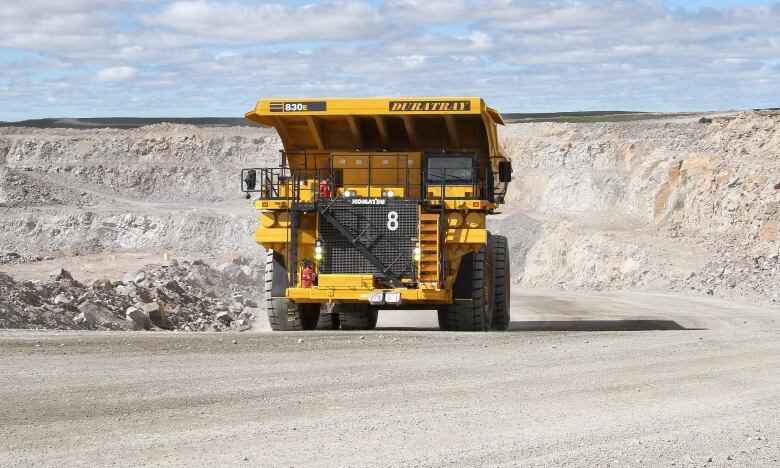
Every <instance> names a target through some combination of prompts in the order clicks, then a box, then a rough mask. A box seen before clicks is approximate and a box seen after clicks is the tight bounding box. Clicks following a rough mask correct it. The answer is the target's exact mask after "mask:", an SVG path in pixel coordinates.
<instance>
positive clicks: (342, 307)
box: [333, 304, 379, 330]
mask: <svg viewBox="0 0 780 468" xmlns="http://www.w3.org/2000/svg"><path fill="white" fill-rule="evenodd" d="M333 312H336V313H337V314H338V317H339V322H341V329H342V330H373V329H375V328H376V320H377V318H378V317H379V311H378V310H377V309H374V308H371V307H369V306H368V305H365V304H334V305H333Z"/></svg>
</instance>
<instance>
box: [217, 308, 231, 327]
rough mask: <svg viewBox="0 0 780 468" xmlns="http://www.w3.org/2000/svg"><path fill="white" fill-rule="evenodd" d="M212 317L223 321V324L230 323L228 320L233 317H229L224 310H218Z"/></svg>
mask: <svg viewBox="0 0 780 468" xmlns="http://www.w3.org/2000/svg"><path fill="white" fill-rule="evenodd" d="M214 318H215V319H217V320H218V321H220V322H222V323H224V324H225V325H230V322H232V321H233V317H231V316H230V314H229V313H227V312H224V311H222V312H218V313H217V315H216V316H215V317H214Z"/></svg>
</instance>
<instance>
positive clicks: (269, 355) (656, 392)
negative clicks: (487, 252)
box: [0, 291, 780, 467]
mask: <svg viewBox="0 0 780 468" xmlns="http://www.w3.org/2000/svg"><path fill="white" fill-rule="evenodd" d="M656 299H657V300H656V304H659V305H657V306H656V308H655V309H653V308H652V307H650V306H647V305H645V309H644V310H640V311H639V313H638V315H635V316H634V318H635V319H636V320H633V321H632V320H628V318H629V317H630V313H631V312H632V311H633V312H637V311H636V310H633V309H632V307H633V306H632V305H631V304H634V303H635V304H648V301H650V299H649V298H648V297H646V296H641V297H637V296H636V295H631V294H628V295H624V296H619V295H618V294H616V293H612V294H611V295H603V296H596V295H592V294H591V295H589V296H588V295H585V294H579V295H577V294H568V295H560V294H557V295H554V294H553V293H545V292H539V291H537V292H535V293H532V292H530V291H525V292H521V293H519V294H516V295H515V298H514V300H515V301H516V303H515V308H516V310H518V311H519V313H518V318H519V320H518V321H516V322H514V323H513V324H512V328H513V329H514V330H515V331H514V332H507V333H489V334H469V333H442V332H430V331H421V330H401V329H398V328H396V327H394V326H393V324H392V323H390V322H389V321H388V320H385V321H384V322H383V323H384V325H385V328H384V329H380V330H377V331H374V332H355V333H347V332H340V333H333V332H314V333H275V334H268V333H254V334H246V333H243V334H228V333H201V334H198V333H153V332H148V333H147V332H138V333H102V332H100V333H98V332H92V333H88V332H87V333H82V332H54V331H41V332H36V331H0V362H2V366H0V465H2V466H14V465H42V466H54V465H57V466H62V465H109V464H118V465H143V464H155V465H184V464H186V465H211V466H213V465H240V466H242V465H246V466H256V465H265V466H269V465H273V466H279V465H281V466H285V465H295V466H310V465H334V464H338V465H380V466H381V465H385V466H388V465H450V464H457V465H484V464H488V465H524V466H533V465H537V466H541V465H544V466H549V465H562V464H571V465H590V466H593V465H602V466H605V465H619V466H625V465H636V464H639V465H649V466H658V465H662V466H672V465H675V466H678V467H679V466H694V465H695V466H722V465H733V466H745V465H763V466H772V465H774V466H777V465H778V462H779V461H780V444H779V443H778V440H780V372H778V370H779V369H780V366H779V365H778V362H779V361H780V359H779V358H780V327H778V326H777V325H776V322H775V321H773V320H769V319H767V318H766V317H763V318H759V319H757V320H753V319H752V318H753V317H757V316H760V315H761V313H762V311H761V309H757V308H750V307H744V308H740V307H738V306H736V305H734V304H726V303H720V302H713V303H706V302H705V303H701V302H697V301H701V299H697V300H691V301H689V302H686V300H685V299H684V298H665V299H664V298H661V297H660V295H659V296H658V297H657V298H656ZM662 299H663V300H662ZM555 301H557V302H555ZM632 301H633V302H632ZM596 304H599V306H598V307H600V308H598V307H596V306H595V305H596ZM621 305H622V307H623V309H622V310H624V316H622V317H621V316H620V315H619V314H617V313H616V312H615V311H616V310H619V309H620V307H621ZM538 308H545V309H547V310H549V311H550V313H551V315H550V316H549V317H547V318H548V319H552V320H554V321H555V322H556V323H551V322H548V323H547V325H542V324H541V323H542V322H541V321H539V320H537V319H538V316H537V314H538ZM651 309H652V310H651ZM654 310H655V311H656V312H657V313H658V315H661V312H664V311H665V313H666V318H667V319H668V320H663V321H659V320H657V318H658V317H655V316H654V315H653V314H654V313H655V312H653V311H654ZM588 311H591V312H590V314H591V315H590V316H588ZM593 311H596V312H593ZM703 311H709V313H704V312H703ZM769 312H771V311H766V314H767V316H768V315H769ZM524 314H525V315H524ZM735 315H736V316H739V317H740V318H744V319H745V320H737V319H736V318H735V317H734V316H735ZM727 316H728V317H730V319H727V318H726V317H727ZM551 317H552V318H551ZM691 317H693V318H691ZM670 321H671V322H673V323H674V324H676V325H675V326H671V325H669V322H670ZM744 322H747V323H744ZM709 323H712V324H714V325H715V326H713V327H712V328H709V327H706V325H708V324H709ZM610 324H611V325H610ZM692 324H693V325H696V328H709V329H696V328H692V327H691V325H692ZM751 324H754V325H752V326H751ZM755 324H757V325H755ZM529 330H530V331H529ZM301 340H302V341H301ZM710 459H712V461H711V462H708V460H710Z"/></svg>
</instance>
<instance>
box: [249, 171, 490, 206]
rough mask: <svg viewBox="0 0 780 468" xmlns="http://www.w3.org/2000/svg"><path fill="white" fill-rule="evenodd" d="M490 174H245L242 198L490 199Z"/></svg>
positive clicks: (421, 172)
mask: <svg viewBox="0 0 780 468" xmlns="http://www.w3.org/2000/svg"><path fill="white" fill-rule="evenodd" d="M492 187H493V174H492V172H491V171H490V170H488V169H485V168H449V169H417V168H381V167H377V168H370V169H369V168H365V169H330V168H325V169H296V170H290V169H289V168H286V167H285V168H279V167H275V168H247V169H242V171H241V189H242V191H243V192H245V193H247V194H250V193H258V194H259V198H260V199H270V200H292V201H298V202H302V203H313V202H315V201H317V200H319V199H322V198H327V199H332V198H335V197H342V198H397V199H407V200H426V201H435V200H455V199H458V200H464V199H465V200H485V199H491V197H490V195H491V194H492Z"/></svg>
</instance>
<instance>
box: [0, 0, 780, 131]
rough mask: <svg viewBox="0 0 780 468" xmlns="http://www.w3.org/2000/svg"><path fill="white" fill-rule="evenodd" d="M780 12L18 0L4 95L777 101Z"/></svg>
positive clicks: (235, 105)
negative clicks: (52, 93)
mask: <svg viewBox="0 0 780 468" xmlns="http://www.w3.org/2000/svg"><path fill="white" fill-rule="evenodd" d="M778 24H780V3H776V4H774V5H772V4H769V3H764V4H754V5H749V6H740V7H730V8H721V9H707V10H692V9H687V10H683V9H669V8H667V7H664V6H663V5H662V4H661V3H660V0H636V1H634V0H594V1H584V0H525V1H520V0H482V1H469V0H451V1H445V0H386V1H384V2H383V3H381V4H378V5H377V4H376V2H371V1H369V0H363V1H360V0H345V1H326V2H322V1H317V0H297V1H295V2H284V1H282V0H270V1H268V2H252V1H249V0H246V1H237V0H226V1H217V0H181V1H174V2H167V3H161V4H158V3H156V2H152V1H149V2H147V3H143V4H142V2H139V1H137V0H127V1H115V2H104V1H101V0H71V1H61V0H58V1H51V0H28V1H25V2H24V3H22V2H3V3H0V47H6V48H11V49H13V50H12V51H10V52H8V51H6V52H7V53H5V54H4V52H3V51H2V50H1V49H0V86H2V87H0V100H2V102H4V104H6V106H5V112H6V113H8V112H9V110H8V109H11V111H10V112H12V113H15V114H14V115H16V114H20V113H24V112H34V109H36V107H35V105H37V104H32V105H31V103H40V106H41V107H40V109H41V112H55V111H56V109H62V111H61V115H72V114H73V113H72V112H70V110H71V107H69V106H76V107H75V108H79V109H82V108H83V109H86V111H85V112H94V113H100V112H101V111H105V113H109V114H118V113H125V112H127V109H133V108H132V107H131V108H127V107H122V100H120V99H118V98H117V96H118V95H122V96H125V97H126V98H127V99H128V100H130V101H132V102H137V103H138V107H137V108H136V109H139V112H140V110H143V111H144V112H148V113H156V114H168V115H174V114H177V113H178V114H181V113H183V112H188V111H187V109H188V108H187V107H186V106H187V105H191V106H193V109H194V110H191V111H190V112H196V113H199V114H204V113H205V114H214V115H225V114H228V115H240V114H241V113H242V112H243V111H245V110H246V107H247V105H249V106H251V104H253V103H254V102H255V100H256V98H257V97H258V96H261V95H308V96H316V95H318V94H319V95H326V94H335V95H353V96H355V95H403V94H409V95H436V94H448V95H451V94H455V95H457V94H468V95H474V94H481V95H485V96H486V97H487V98H489V99H490V102H491V104H493V105H495V106H497V107H499V108H502V109H504V110H524V111H535V110H536V111H548V110H566V109H571V110H574V109H589V108H630V109H647V110H673V109H684V108H689V109H693V108H696V109H707V108H733V107H762V106H772V107H776V106H778V105H780V103H778V102H777V100H778V96H780V27H778V26H777V25H778ZM18 49H22V50H24V51H26V52H24V53H23V54H21V57H20V53H19V50H18ZM94 70H100V71H99V72H98V73H96V72H95V71H94ZM141 71H143V72H142V73H141ZM102 83H105V84H104V85H103V84H102ZM53 89H57V90H58V93H57V96H56V97H57V101H56V103H55V104H54V105H46V103H45V99H46V96H50V95H51V90H53ZM118 89H119V90H121V93H117V90H118ZM47 90H48V91H47ZM47 93H48V94H47ZM195 103H197V107H195V106H194V104H195ZM9 104H10V105H9ZM78 106H81V107H78ZM87 106H88V107H87ZM116 106H120V107H118V108H117V107H116ZM15 107H16V109H15ZM52 109H54V110H52ZM3 117H5V116H4V115H0V120H2V119H3Z"/></svg>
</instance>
